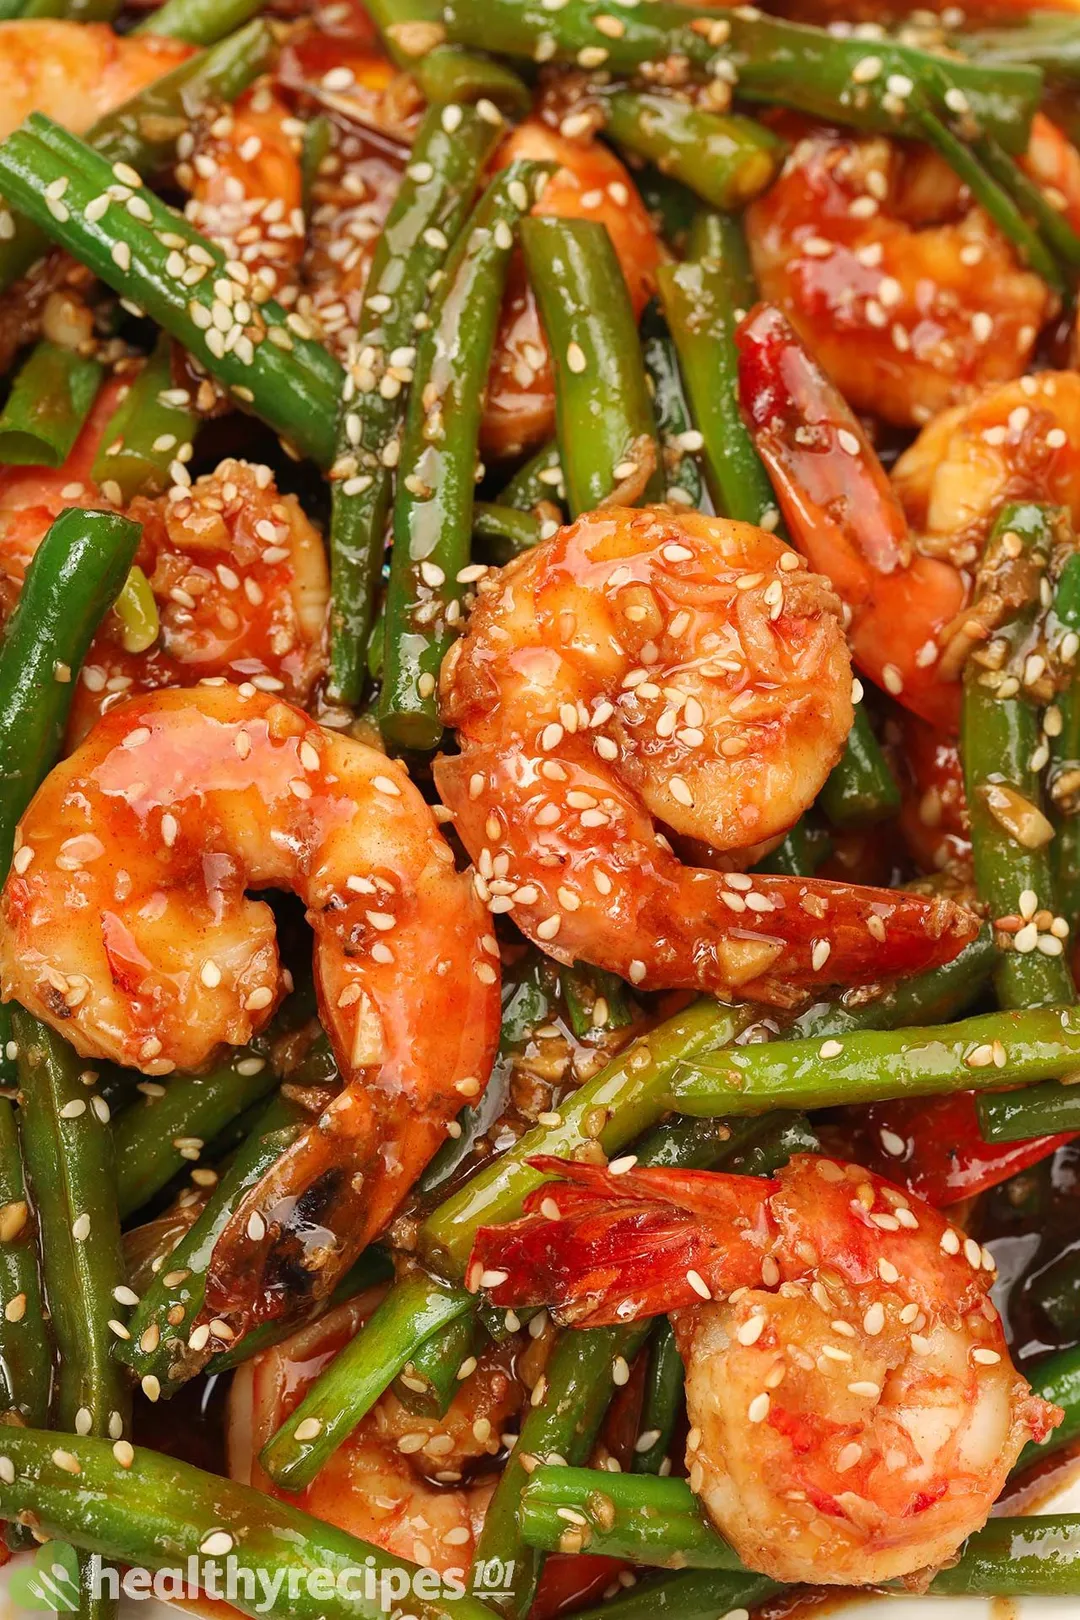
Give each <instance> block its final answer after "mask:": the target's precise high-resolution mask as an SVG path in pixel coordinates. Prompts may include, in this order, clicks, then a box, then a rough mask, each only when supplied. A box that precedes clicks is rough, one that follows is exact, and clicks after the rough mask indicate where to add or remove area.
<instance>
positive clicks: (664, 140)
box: [603, 90, 784, 209]
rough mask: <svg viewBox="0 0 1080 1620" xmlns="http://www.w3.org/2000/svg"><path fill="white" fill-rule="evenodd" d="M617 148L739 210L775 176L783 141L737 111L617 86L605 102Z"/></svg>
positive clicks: (703, 196)
mask: <svg viewBox="0 0 1080 1620" xmlns="http://www.w3.org/2000/svg"><path fill="white" fill-rule="evenodd" d="M603 105H604V112H605V115H606V119H607V124H606V129H607V133H608V135H609V136H610V138H611V139H612V140H613V141H614V142H615V144H616V146H621V147H624V148H625V149H626V151H628V152H633V153H634V155H635V156H636V157H640V158H646V159H647V160H648V161H649V162H650V163H655V164H656V167H657V168H658V169H659V170H660V172H661V174H668V175H672V176H673V177H674V178H675V179H676V180H680V181H681V182H682V184H683V185H684V186H688V187H689V189H690V190H691V191H693V192H695V193H696V194H697V196H699V197H700V198H701V199H702V201H703V202H707V203H711V204H712V206H713V207H714V208H724V209H727V208H741V207H742V206H743V205H744V204H745V203H748V202H749V201H750V199H751V198H752V197H756V196H757V195H758V193H759V192H761V191H764V189H765V187H766V186H767V185H768V184H769V182H770V181H771V180H772V178H773V176H774V175H775V174H776V171H777V169H778V168H779V166H780V163H781V160H782V158H783V155H784V142H783V141H782V140H781V139H780V137H779V136H778V135H774V134H773V132H772V130H770V129H766V127H765V125H764V124H758V123H756V122H755V121H754V119H752V118H743V117H740V116H739V115H738V114H718V113H712V112H706V111H705V110H704V109H703V108H701V107H697V106H695V105H694V103H693V102H692V101H687V100H685V99H684V98H682V97H680V96H677V95H664V94H662V93H660V92H658V91H652V90H616V91H615V92H614V94H612V95H610V96H608V97H607V98H606V99H605V101H604V104H603Z"/></svg>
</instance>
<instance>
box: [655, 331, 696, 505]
mask: <svg viewBox="0 0 1080 1620" xmlns="http://www.w3.org/2000/svg"><path fill="white" fill-rule="evenodd" d="M641 357H642V359H643V360H644V362H645V372H646V375H647V377H648V379H649V388H650V392H651V394H652V403H653V413H654V415H655V417H656V426H657V428H658V430H659V433H660V445H661V453H662V455H663V462H664V498H665V500H667V501H669V502H671V503H672V504H674V505H678V506H687V507H689V508H690V509H691V510H698V509H699V508H700V506H701V500H702V492H703V485H702V481H701V468H700V466H699V464H698V461H697V458H696V456H695V455H694V454H693V453H692V451H691V446H693V445H696V444H697V442H698V439H699V437H700V435H699V434H698V432H697V429H696V428H695V427H694V424H693V420H692V418H691V415H690V406H689V404H688V402H687V399H686V393H685V391H684V389H683V380H682V375H681V373H680V371H679V357H678V355H677V354H676V352H675V344H674V342H673V341H672V337H671V333H670V332H669V331H668V328H667V322H666V321H665V320H664V317H663V315H662V314H661V313H660V310H659V309H658V308H657V306H656V304H655V303H650V304H648V305H647V306H646V309H645V313H644V315H643V316H642V318H641Z"/></svg>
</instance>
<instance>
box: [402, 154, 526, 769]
mask: <svg viewBox="0 0 1080 1620" xmlns="http://www.w3.org/2000/svg"><path fill="white" fill-rule="evenodd" d="M548 172H549V170H548V168H547V166H544V165H540V164H535V163H529V162H516V163H511V164H510V166H509V167H508V168H506V169H504V170H502V172H501V173H499V174H497V175H496V176H495V178H494V179H493V180H492V181H491V182H490V183H489V185H488V187H487V189H486V191H485V192H484V194H483V196H482V197H481V198H480V201H479V202H478V203H477V204H476V207H475V208H474V210H473V212H472V214H471V215H470V217H469V219H468V221H467V222H466V223H465V225H464V226H463V227H462V230H461V233H460V235H459V237H458V240H457V242H456V243H455V244H454V246H453V247H452V248H451V251H450V255H449V257H448V259H447V260H446V265H445V269H444V272H443V278H442V280H441V281H440V285H439V289H438V292H437V293H436V297H435V304H434V308H433V309H432V312H431V324H430V326H429V327H427V328H425V330H424V331H423V332H422V333H421V334H420V340H419V343H418V344H417V348H416V362H415V375H414V379H413V384H412V388H411V389H410V392H409V402H408V406H407V409H406V413H405V427H404V431H403V434H402V440H401V455H400V459H399V462H398V482H397V489H396V493H395V497H394V524H393V527H394V546H393V551H392V552H391V558H390V584H389V587H388V589H387V596H386V633H385V642H384V648H383V672H382V679H383V684H382V692H381V695H380V700H379V728H380V730H381V731H382V735H383V738H384V740H385V741H386V742H387V743H388V744H389V745H390V746H392V747H394V748H407V749H423V750H430V749H432V748H435V747H436V746H437V744H438V742H439V739H440V737H441V736H442V723H441V721H440V719H439V713H438V701H437V698H436V695H435V688H436V684H437V682H438V678H439V669H440V666H441V664H442V661H443V658H444V656H445V655H446V652H447V649H448V648H449V646H450V643H451V641H452V640H453V639H454V636H455V635H456V633H457V629H456V627H457V626H458V624H459V622H460V615H461V602H462V598H463V596H464V594H465V589H466V582H465V581H464V580H462V579H461V577H460V575H461V573H462V571H463V569H465V568H466V566H467V565H468V562H469V555H470V551H471V546H472V518H473V500H474V492H475V487H476V458H477V450H478V446H479V441H480V418H481V414H482V410H483V391H484V383H485V380H486V378H487V374H488V368H489V366H490V363H491V354H492V350H493V348H494V344H495V332H496V328H497V326H498V319H499V310H500V308H501V306H502V293H503V288H504V286H505V284H506V276H507V272H508V270H509V268H510V255H511V252H512V250H513V246H514V240H515V232H516V228H517V227H518V225H519V223H520V221H521V220H522V216H523V215H524V214H526V213H527V212H528V210H529V208H530V207H531V206H532V203H533V201H534V199H535V195H536V191H537V189H538V188H539V187H541V186H542V185H543V184H544V183H545V182H546V178H547V175H548Z"/></svg>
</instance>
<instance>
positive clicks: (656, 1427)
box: [630, 1317, 686, 1474]
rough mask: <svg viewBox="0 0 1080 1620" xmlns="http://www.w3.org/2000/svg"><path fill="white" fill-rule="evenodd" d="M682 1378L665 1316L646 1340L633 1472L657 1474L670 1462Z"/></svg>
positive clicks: (678, 1411) (681, 1391) (673, 1337)
mask: <svg viewBox="0 0 1080 1620" xmlns="http://www.w3.org/2000/svg"><path fill="white" fill-rule="evenodd" d="M685 1376H686V1369H685V1368H684V1367H683V1363H682V1357H681V1356H680V1354H679V1347H678V1345H677V1344H676V1343H675V1334H674V1333H673V1332H672V1328H671V1323H670V1322H669V1321H668V1320H667V1318H666V1317H664V1318H662V1319H661V1320H660V1321H659V1322H657V1323H656V1325H655V1327H654V1328H653V1331H652V1337H651V1338H650V1340H649V1359H648V1362H647V1364H646V1367H645V1391H644V1394H643V1396H642V1400H641V1426H640V1429H639V1431H638V1437H637V1439H636V1440H635V1442H634V1457H633V1461H632V1462H631V1464H630V1468H631V1472H632V1473H635V1474H658V1473H659V1472H660V1469H661V1467H662V1465H663V1464H664V1463H665V1462H668V1461H670V1455H671V1441H672V1436H673V1435H674V1433H675V1425H676V1423H677V1422H678V1421H679V1416H680V1414H681V1413H682V1410H683V1379H684V1377H685Z"/></svg>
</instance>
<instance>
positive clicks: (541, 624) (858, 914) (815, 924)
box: [435, 507, 976, 1003]
mask: <svg viewBox="0 0 1080 1620" xmlns="http://www.w3.org/2000/svg"><path fill="white" fill-rule="evenodd" d="M485 583H486V585H487V588H486V589H484V590H482V593H481V595H480V597H479V600H478V603H477V605H476V607H475V608H474V610H473V612H472V616H471V618H470V621H469V623H468V626H467V630H466V633H465V635H464V637H463V638H462V639H461V640H459V641H458V642H457V643H456V644H455V646H454V647H453V648H452V649H451V651H450V653H449V654H448V656H447V659H446V661H445V662H444V664H443V669H442V677H441V701H442V709H443V717H444V719H445V721H446V723H447V724H448V725H451V726H453V727H455V728H456V730H457V733H458V740H459V743H460V746H461V753H460V755H458V756H456V757H454V758H452V759H442V760H438V761H437V762H436V764H435V780H436V785H437V786H438V788H439V791H440V793H441V794H442V797H443V800H444V802H445V803H446V805H447V806H448V808H449V809H450V811H451V812H452V814H453V816H454V820H455V823H456V826H457V830H458V833H459V835H460V836H461V838H462V840H463V842H464V844H465V847H466V848H467V849H468V850H469V852H470V853H471V855H472V856H473V859H474V860H475V861H476V862H477V867H478V880H477V881H478V886H479V889H480V892H481V893H482V895H483V896H484V898H485V899H487V900H488V903H489V904H490V906H491V909H492V910H493V911H495V912H510V913H512V916H513V920H514V922H515V923H516V924H517V925H518V927H519V928H520V929H521V930H522V931H523V932H524V933H525V934H526V935H527V936H528V937H529V938H530V939H531V940H533V942H534V943H535V944H537V945H538V946H539V947H540V948H541V949H542V950H545V951H547V952H548V954H549V955H551V956H554V957H555V959H556V960H557V961H560V962H565V963H570V962H573V961H575V960H576V959H582V960H585V961H588V962H593V963H595V964H596V965H598V966H600V967H604V968H608V969H611V970H613V971H614V972H616V973H619V974H621V975H622V976H623V977H624V978H628V979H630V980H631V981H632V982H633V983H635V984H644V985H645V986H646V987H647V988H649V989H664V988H693V987H696V988H698V989H701V990H707V991H710V992H712V993H715V994H721V995H729V994H731V993H733V992H734V991H735V990H738V992H739V994H740V995H749V996H752V997H753V996H756V997H760V998H762V999H767V1000H774V1001H777V1002H780V1003H785V1002H789V1001H791V1000H794V999H798V997H799V996H800V995H802V994H804V993H808V992H809V991H810V989H811V987H814V988H815V989H816V988H817V987H819V986H822V985H824V984H827V983H832V982H838V983H843V984H853V983H857V982H863V983H865V982H867V981H868V980H877V979H879V978H881V977H882V976H883V975H884V974H889V973H901V972H917V971H921V969H923V968H925V967H929V966H930V965H932V964H933V963H935V962H939V961H946V960H948V959H950V958H951V957H952V956H953V955H954V954H955V952H956V951H957V950H958V949H959V948H960V946H961V944H962V943H963V941H964V940H966V939H967V938H969V937H970V936H971V934H972V933H973V932H974V930H975V926H976V924H975V919H974V918H973V917H972V916H971V915H970V914H969V913H966V912H964V911H962V910H961V909H960V908H958V907H955V906H953V905H951V904H950V903H948V902H937V901H934V902H930V901H927V900H925V899H921V898H919V899H916V898H915V897H913V896H910V895H903V894H896V893H892V892H889V891H886V890H877V889H864V890H859V889H855V888H852V887H850V886H848V885H843V884H831V883H817V882H813V881H805V882H804V881H803V880H801V879H800V880H791V879H786V878H778V877H760V878H754V879H752V878H749V877H745V876H743V875H741V874H739V873H734V874H732V873H729V874H727V876H721V875H720V874H719V873H717V872H713V871H708V870H704V869H701V868H695V867H692V866H684V865H683V864H682V863H681V861H680V860H679V859H678V857H677V855H676V854H675V852H674V851H673V848H672V845H671V843H670V842H669V841H668V837H667V832H670V834H671V835H672V836H673V837H676V838H678V839H682V840H692V841H696V842H697V843H699V844H704V845H707V846H709V847H711V848H712V849H713V850H715V851H721V852H724V851H726V852H734V851H745V850H747V849H748V848H749V847H752V846H755V845H758V844H760V843H761V841H763V840H768V839H770V838H773V837H775V836H776V835H777V834H779V833H782V832H783V830H784V829H785V828H787V827H790V826H791V825H792V823H793V822H795V821H796V820H797V819H798V817H799V815H800V814H801V813H802V811H803V810H804V809H805V808H806V807H807V806H808V805H809V804H810V803H811V802H812V801H813V799H814V797H815V795H816V794H817V792H818V790H819V788H820V787H821V785H822V783H823V781H824V780H825V777H826V775H827V774H828V772H829V770H830V769H831V767H832V765H833V764H834V763H835V761H836V760H837V758H838V757H839V754H840V752H841V750H842V748H843V746H844V741H845V739H846V737H847V734H848V730H849V728H850V726H851V720H852V706H851V672H850V664H849V660H848V652H847V647H846V643H845V640H844V634H843V629H842V626H841V621H840V610H839V603H838V602H837V599H836V597H835V596H834V595H833V593H832V591H831V590H830V589H829V587H828V585H827V583H826V582H825V581H824V580H822V579H820V578H819V577H817V576H816V575H814V574H810V573H808V572H807V571H806V570H805V569H804V568H803V567H802V566H801V564H800V562H799V559H798V558H797V557H796V556H795V555H794V553H791V552H789V551H788V550H787V549H786V548H785V547H784V546H783V544H782V543H781V542H780V541H779V540H778V539H777V538H776V537H775V536H774V535H769V534H766V533H765V532H764V530H760V529H755V528H753V527H752V526H751V525H749V524H744V523H733V522H729V521H727V520H726V519H719V518H708V517H704V516H702V515H700V514H698V513H692V514H691V513H682V514H679V515H676V514H674V513H671V512H668V511H667V510H665V509H662V508H657V509H653V510H648V509H646V510H644V511H630V510H627V509H625V508H619V507H613V508H605V509H604V510H603V511H602V512H596V513H592V514H589V515H587V516H585V517H583V518H581V519H579V520H578V521H577V522H576V523H574V524H572V525H571V526H569V527H567V528H564V529H560V530H559V531H558V532H557V533H556V534H555V535H553V536H552V537H551V538H550V539H549V540H547V541H544V542H543V543H542V544H540V545H539V546H537V547H536V548H535V549H534V550H532V551H530V552H528V553H527V554H525V555H523V556H522V557H519V558H518V559H517V560H516V561H514V562H513V563H511V564H510V565H509V566H508V567H507V568H506V569H504V570H503V571H502V573H501V574H500V575H497V576H495V577H494V578H492V579H490V580H488V581H486V582H485ZM657 823H659V824H660V826H662V827H663V828H664V829H666V832H661V831H660V830H659V828H658V826H657Z"/></svg>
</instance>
